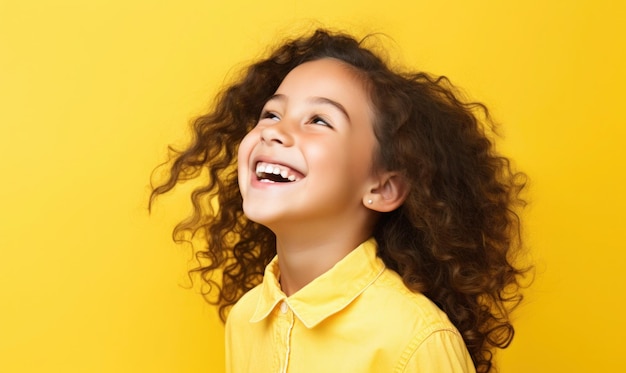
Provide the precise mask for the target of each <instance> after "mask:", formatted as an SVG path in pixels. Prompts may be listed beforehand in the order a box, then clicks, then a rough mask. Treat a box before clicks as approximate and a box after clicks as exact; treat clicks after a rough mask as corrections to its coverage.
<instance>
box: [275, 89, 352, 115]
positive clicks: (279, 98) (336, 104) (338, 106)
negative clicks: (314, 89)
mask: <svg viewBox="0 0 626 373" xmlns="http://www.w3.org/2000/svg"><path fill="white" fill-rule="evenodd" d="M273 100H277V101H287V96H286V95H283V94H280V93H278V94H275V95H273V96H272V97H270V98H269V100H267V102H269V101H273ZM307 101H309V102H311V103H314V104H322V105H331V106H334V107H335V108H336V109H337V110H339V111H340V112H341V113H342V114H343V115H344V116H345V117H346V119H348V122H350V116H349V115H348V111H347V110H346V108H345V107H344V106H343V105H342V104H340V103H339V102H337V101H335V100H331V99H329V98H326V97H317V96H316V97H311V98H309V99H308V100H307Z"/></svg>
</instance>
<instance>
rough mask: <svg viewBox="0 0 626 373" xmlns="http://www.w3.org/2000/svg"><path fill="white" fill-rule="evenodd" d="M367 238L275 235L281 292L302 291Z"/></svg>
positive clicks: (287, 293) (356, 236)
mask: <svg viewBox="0 0 626 373" xmlns="http://www.w3.org/2000/svg"><path fill="white" fill-rule="evenodd" d="M322 236H323V237H322ZM369 236H370V233H369V232H363V233H361V234H355V235H349V234H341V235H335V236H328V235H319V236H314V237H312V236H310V235H309V236H307V237H302V236H295V235H293V234H289V235H279V234H277V235H276V252H277V254H278V265H279V267H280V284H281V288H282V290H283V292H284V293H285V294H286V295H287V296H290V295H292V294H294V293H295V292H297V291H298V290H300V289H302V288H303V287H304V286H306V285H307V284H308V283H310V282H311V281H313V280H314V279H316V278H317V277H319V276H320V275H322V274H323V273H325V272H326V271H328V270H329V269H331V268H332V267H333V266H334V265H335V264H336V263H337V262H339V261H340V260H341V259H343V258H344V257H345V256H346V255H348V254H349V253H350V252H351V251H352V250H354V249H355V248H356V247H357V246H358V245H359V244H361V243H362V242H363V241H365V240H366V239H367V238H369Z"/></svg>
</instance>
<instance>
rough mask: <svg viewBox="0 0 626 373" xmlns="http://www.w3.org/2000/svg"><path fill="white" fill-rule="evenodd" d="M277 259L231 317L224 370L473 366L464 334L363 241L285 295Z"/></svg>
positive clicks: (354, 372) (441, 372)
mask: <svg viewBox="0 0 626 373" xmlns="http://www.w3.org/2000/svg"><path fill="white" fill-rule="evenodd" d="M278 278H279V269H278V261H277V260H276V258H274V260H273V261H272V262H271V263H270V264H269V265H268V266H267V268H266V270H265V276H264V278H263V282H262V283H261V284H260V285H259V286H257V287H255V288H254V289H252V290H251V291H249V292H248V293H246V294H245V295H244V296H243V297H242V298H241V299H240V300H239V302H237V304H236V305H235V306H234V307H233V309H232V311H231V313H230V315H229V317H228V320H227V322H226V371H227V372H228V373H243V372H250V373H252V372H254V373H266V372H268V373H269V372H272V373H274V372H291V373H306V372H315V373H318V372H350V373H358V372H433V373H434V372H436V373H448V372H475V369H474V366H473V364H472V359H471V357H470V355H469V353H468V351H467V349H466V347H465V344H464V343H463V339H462V338H461V336H460V334H459V332H458V331H457V330H456V328H455V327H454V326H453V325H452V323H451V322H450V321H449V320H448V317H447V316H446V315H445V313H444V312H442V311H441V310H440V309H439V308H438V307H437V306H435V305H434V304H433V303H432V302H431V301H430V300H429V299H428V298H426V297H425V296H424V295H422V294H419V293H413V292H411V291H410V290H408V289H407V288H406V287H405V286H404V284H403V283H402V279H401V278H400V276H398V274H397V273H396V272H394V271H392V270H389V269H387V268H386V267H385V265H384V264H383V262H382V260H381V259H380V258H378V257H377V255H376V241H375V240H374V239H370V240H368V241H366V242H365V243H363V244H361V245H360V246H359V247H357V248H356V249H355V250H354V251H352V252H351V253H350V254H348V255H347V256H346V257H345V258H344V259H342V260H341V261H340V262H339V263H337V264H336V265H335V266H334V267H333V268H331V269H330V270H329V271H328V272H326V273H324V274H322V275H321V276H320V277H318V278H316V279H315V280H313V281H312V282H311V283H309V284H308V285H306V286H305V287H304V288H302V289H300V290H299V291H298V292H296V293H295V294H293V295H291V296H290V297H287V296H286V295H285V294H284V293H283V292H282V290H281V289H280V284H279V283H278Z"/></svg>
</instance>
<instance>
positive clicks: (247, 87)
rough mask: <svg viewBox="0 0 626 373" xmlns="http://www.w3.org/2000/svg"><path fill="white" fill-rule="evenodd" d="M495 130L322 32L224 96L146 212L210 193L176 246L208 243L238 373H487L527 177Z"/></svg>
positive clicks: (447, 89) (499, 334)
mask: <svg viewBox="0 0 626 373" xmlns="http://www.w3.org/2000/svg"><path fill="white" fill-rule="evenodd" d="M481 113H482V114H484V115H480V114H481ZM486 113H487V111H486V108H485V107H484V106H482V105H480V104H467V103H464V102H462V101H460V99H459V98H458V97H457V95H456V94H455V93H454V90H453V88H452V87H451V86H450V84H449V83H448V82H447V80H446V79H445V78H444V77H440V78H433V77H431V76H430V75H427V74H425V73H401V72H394V71H392V70H391V69H390V68H389V67H388V66H387V65H386V64H385V63H384V62H383V61H382V60H381V59H380V58H379V57H377V56H376V55H375V54H374V53H372V52H371V51H370V50H368V49H366V48H364V47H363V46H362V45H361V43H359V42H358V41H356V40H355V39H353V38H352V37H350V36H347V35H342V34H333V33H330V32H328V31H324V30H318V31H316V32H315V33H314V34H313V35H311V36H308V37H303V38H300V39H296V40H291V41H289V42H287V43H285V44H284V45H282V46H281V47H279V48H278V49H276V50H275V51H274V52H273V53H272V54H271V56H270V57H269V58H267V59H264V60H262V61H259V62H257V63H255V64H253V65H252V66H250V67H249V68H248V69H247V71H246V72H245V73H244V75H243V77H242V78H241V79H240V80H239V81H237V82H236V83H234V84H232V85H231V86H230V87H228V88H227V89H226V90H225V91H224V92H223V93H222V94H221V95H220V96H219V99H218V101H217V103H216V105H215V107H214V109H213V111H212V112H211V113H209V114H208V115H205V116H202V117H200V118H198V119H197V120H196V121H195V124H194V130H195V138H194V140H193V142H192V144H191V145H190V146H189V147H188V148H187V149H185V150H183V151H180V152H177V153H176V155H175V158H174V160H173V163H172V164H171V168H170V174H169V178H168V179H167V180H166V181H165V183H163V184H162V185H160V186H158V187H156V188H155V189H154V191H153V195H152V198H154V197H156V196H157V195H160V194H163V193H166V192H168V191H169V190H171V189H172V188H173V187H174V186H175V185H176V184H177V183H179V182H181V181H184V180H188V179H192V178H201V180H203V181H202V185H201V186H200V187H198V188H197V189H196V190H195V191H194V192H193V195H192V201H193V206H194V213H193V215H192V216H191V217H190V218H189V219H187V220H185V221H183V222H182V223H180V224H179V225H178V226H177V227H176V229H175V234H176V235H180V234H185V233H190V234H191V236H192V237H194V238H196V239H198V238H200V239H201V240H202V242H204V244H203V248H202V249H201V250H198V251H197V257H198V259H199V262H200V266H199V267H198V268H196V269H195V270H194V271H198V272H200V273H201V274H202V278H203V279H204V280H205V281H206V282H207V283H208V284H209V286H210V288H213V289H217V298H210V299H209V300H210V301H211V302H213V303H215V304H217V305H219V309H220V315H221V317H222V319H223V320H226V350H227V361H226V366H227V371H228V372H299V373H300V372H438V373H442V372H473V371H475V370H476V371H479V372H488V371H490V370H491V368H492V352H493V349H494V348H505V347H507V346H508V344H509V343H510V341H511V339H512V337H513V327H512V325H511V323H510V321H509V311H510V309H511V308H512V306H514V305H516V304H517V303H518V302H519V300H520V299H521V296H520V294H519V291H518V290H519V279H520V276H521V275H522V271H521V270H520V269H519V268H517V267H516V266H515V265H514V264H513V263H512V258H513V257H514V254H515V253H516V252H517V250H518V249H519V247H520V245H519V222H518V218H517V215H516V214H515V212H514V207H515V206H516V205H519V204H521V203H522V201H521V200H520V199H519V198H518V194H519V192H520V190H521V189H522V187H523V175H520V174H517V173H514V172H513V171H511V168H510V166H509V161H508V160H507V159H506V158H504V157H501V156H499V155H498V154H496V153H495V151H494V146H493V144H492V142H491V140H490V139H489V138H488V137H487V135H486V131H487V130H488V129H489V128H485V124H484V123H483V122H487V123H489V122H488V116H487V115H486ZM480 118H487V119H484V120H481V119H480ZM216 274H217V275H219V276H221V279H219V281H218V280H216ZM210 293H211V294H213V292H210ZM233 305H234V307H233ZM231 307H232V309H231ZM227 315H228V317H227Z"/></svg>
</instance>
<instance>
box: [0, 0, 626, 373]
mask: <svg viewBox="0 0 626 373" xmlns="http://www.w3.org/2000/svg"><path fill="white" fill-rule="evenodd" d="M621 3H622V2H620V1H609V0H595V1H586V2H584V1H583V2H581V1H579V2H564V1H563V2H561V1H524V2H505V1H502V2H496V1H487V0H482V1H471V2H470V1H430V0H423V1H421V0H412V1H372V0H366V1H363V0H359V1H355V0H346V1H337V0H332V1H330V0H320V1H305V0H302V1H297V0H290V1H285V0H268V1H265V2H260V1H252V0H246V1H234V2H232V3H230V2H228V1H211V0H204V1H202V0H189V1H173V0H172V1H148V0H144V1H139V0H94V1H82V0H55V1H52V0H50V1H44V0H40V1H27V0H26V1H11V0H0V175H1V178H2V179H1V182H0V302H1V306H0V371H1V372H85V371H88V372H141V371H146V372H148V371H149V372H221V371H222V370H223V361H222V355H223V348H222V337H223V328H222V326H221V324H220V323H219V322H218V321H217V318H216V312H215V310H213V309H212V308H210V307H209V306H206V305H205V304H204V303H203V301H202V300H201V298H200V297H199V296H198V295H197V290H185V289H184V286H185V285H187V284H188V281H187V278H186V277H185V270H186V268H187V265H188V263H187V260H188V259H189V253H188V251H186V249H184V248H181V247H177V246H176V245H174V244H173V243H171V242H170V230H171V228H172V226H173V224H174V223H175V222H176V221H177V219H180V218H182V217H183V216H184V215H185V214H186V212H187V209H188V204H187V202H186V197H185V195H184V194H185V193H184V192H181V193H178V194H176V195H174V196H170V197H166V198H163V199H161V200H160V202H159V204H158V205H157V208H156V211H155V213H154V214H153V215H152V216H151V217H150V216H148V214H147V212H146V201H147V196H148V190H149V188H148V185H147V182H148V179H149V176H150V172H151V170H152V168H153V167H154V166H155V165H156V164H157V163H158V162H160V161H162V160H164V158H165V146H166V144H168V143H172V142H173V143H177V144H181V143H184V140H185V138H186V136H187V132H186V129H185V126H186V123H187V122H188V121H189V119H190V118H191V117H193V116H194V115H196V114H199V113H201V112H202V111H203V110H204V109H205V108H206V107H207V102H208V100H209V99H210V98H211V97H212V96H213V94H214V93H215V91H216V89H217V87H218V85H219V84H221V82H222V81H223V78H224V76H225V75H227V74H229V73H232V72H233V67H240V66H242V63H243V62H245V61H250V60H251V59H254V58H255V57H257V56H258V55H259V54H260V53H261V52H262V51H263V50H265V46H266V45H267V44H268V43H269V42H271V41H273V40H275V39H276V38H280V36H281V32H282V31H284V30H298V29H301V28H303V27H304V28H306V27H308V26H310V25H311V24H315V22H314V21H313V20H317V21H319V22H320V24H323V25H328V26H333V27H339V28H344V29H347V30H350V31H353V32H355V33H357V34H360V35H362V34H363V33H366V32H379V31H381V32H384V33H386V34H388V35H390V36H391V37H392V38H393V39H394V40H395V42H396V44H395V45H396V47H397V48H395V49H394V50H392V51H391V55H392V56H398V58H399V59H400V60H402V61H404V63H405V64H407V65H411V66H414V67H419V68H422V69H424V70H427V71H431V72H434V73H439V74H446V75H448V76H449V77H450V78H451V79H452V80H453V81H454V82H456V83H457V84H459V85H460V86H461V87H463V88H464V89H465V90H466V91H467V92H468V93H469V94H470V96H471V97H472V98H475V99H478V100H481V101H485V102H487V103H488V104H489V106H490V107H491V108H492V110H493V113H494V115H495V116H496V118H497V119H498V120H499V121H500V122H502V123H503V124H504V127H503V131H502V132H503V134H504V136H505V141H503V142H502V146H501V148H502V149H503V150H504V151H506V152H507V153H508V154H510V155H511V156H513V157H514V158H515V160H516V163H517V165H518V166H519V167H520V168H521V169H523V170H525V171H526V172H527V173H528V174H529V175H530V177H531V184H530V187H531V189H530V190H531V192H530V194H529V199H530V201H531V205H530V208H529V209H528V212H527V213H526V218H527V230H526V232H527V233H526V236H527V242H528V244H529V246H530V249H531V254H532V257H533V258H534V260H535V262H536V264H537V279H536V281H535V284H534V286H533V287H532V288H531V289H530V290H529V292H528V296H527V302H526V303H525V305H524V306H523V307H521V308H520V310H519V312H518V314H517V318H518V323H517V326H518V333H517V336H516V339H515V341H514V343H513V345H512V347H511V348H510V349H509V350H506V351H505V352H503V353H501V354H499V357H500V361H501V368H502V371H503V372H552V371H563V372H591V371H595V372H598V371H617V370H619V368H620V367H621V368H623V356H622V355H623V351H622V348H623V335H624V334H625V333H626V323H625V322H624V317H623V316H622V312H621V311H622V307H623V305H624V303H625V302H626V289H625V283H626V281H624V279H623V271H624V268H626V254H625V250H624V248H625V245H624V243H623V242H622V239H623V237H624V235H623V227H622V225H623V223H624V217H623V216H624V210H626V199H625V197H624V183H625V180H624V164H623V162H624V161H625V160H626V157H625V151H624V147H625V146H626V145H625V142H626V141H625V140H626V136H625V135H626V134H625V132H626V131H625V122H626V114H625V111H624V109H623V101H624V97H625V95H624V87H626V74H625V72H624V70H625V69H624V66H626V58H625V55H624V53H625V50H626V48H625V42H624V36H625V35H624V33H625V31H626V29H625V27H624V26H623V25H624V19H626V13H625V9H624V6H623V5H617V4H621ZM302 25H304V26H302Z"/></svg>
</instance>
